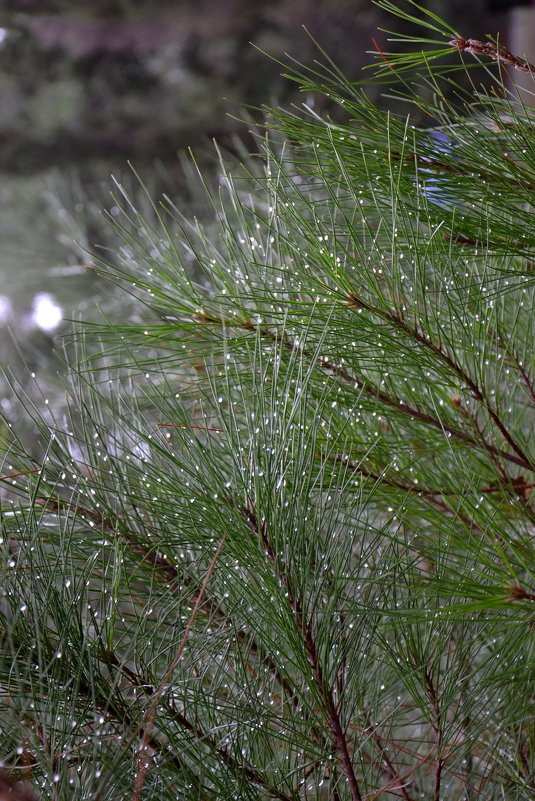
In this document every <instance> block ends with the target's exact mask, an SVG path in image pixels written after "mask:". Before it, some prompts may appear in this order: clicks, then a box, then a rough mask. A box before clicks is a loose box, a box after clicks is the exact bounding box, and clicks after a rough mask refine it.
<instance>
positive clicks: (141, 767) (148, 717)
mask: <svg viewBox="0 0 535 801" xmlns="http://www.w3.org/2000/svg"><path fill="white" fill-rule="evenodd" d="M226 538H227V535H226V533H225V534H224V535H223V538H222V539H221V542H220V543H219V545H218V546H217V548H216V552H215V553H214V555H213V557H212V561H211V562H210V565H209V567H208V570H207V571H206V575H205V577H204V581H203V583H202V586H201V589H200V591H199V594H198V596H197V600H196V601H195V604H194V606H193V609H192V612H191V615H190V618H189V620H188V624H187V626H186V630H185V632H184V636H183V637H182V640H181V641H180V644H179V646H178V648H177V650H176V652H175V655H174V657H173V659H172V660H171V663H170V665H169V667H168V669H167V671H166V673H165V675H164V677H163V679H162V681H161V683H160V686H159V687H158V688H157V690H156V691H155V693H154V695H153V696H152V699H151V702H150V703H149V704H148V706H147V708H146V710H145V713H144V715H143V721H142V726H143V727H144V731H143V735H142V737H141V744H140V747H139V751H138V758H137V767H136V775H135V779H134V793H133V796H132V801H141V790H142V789H143V784H144V781H145V776H146V774H147V770H148V768H149V762H148V759H147V757H146V751H147V746H148V745H149V743H150V740H151V737H152V732H153V730H154V719H155V717H156V706H157V704H158V702H159V700H160V698H161V697H162V695H163V693H164V692H165V690H166V689H167V686H168V684H169V680H170V678H171V676H172V675H173V673H174V671H175V668H176V666H177V665H178V663H179V661H180V657H181V656H182V652H183V651H184V648H185V647H186V643H187V641H188V639H189V635H190V633H191V630H192V628H193V623H194V621H195V618H196V616H197V612H198V611H199V609H200V608H201V606H202V602H203V598H204V595H205V592H206V587H207V586H208V582H209V580H210V576H211V575H212V573H213V570H214V568H215V564H216V562H217V559H218V557H219V554H220V553H221V549H222V548H223V545H224V544H225V540H226Z"/></svg>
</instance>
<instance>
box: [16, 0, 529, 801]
mask: <svg viewBox="0 0 535 801" xmlns="http://www.w3.org/2000/svg"><path fill="white" fill-rule="evenodd" d="M388 5H389V4H388V3H386V4H385V7H387V6H388ZM407 8H408V9H409V10H408V11H407V12H405V11H403V12H400V11H397V12H396V13H398V14H401V15H402V16H403V15H404V16H405V17H407V18H408V17H411V16H414V17H415V18H418V19H419V20H420V22H421V24H422V26H423V28H424V33H425V34H426V36H429V35H431V36H433V37H434V39H432V40H431V39H430V40H426V39H425V38H424V37H422V38H421V39H413V40H412V41H413V49H412V51H410V52H408V51H407V49H405V50H404V51H403V53H402V54H398V55H395V54H389V53H384V52H378V53H377V63H376V68H375V71H374V72H373V73H372V75H371V77H370V78H369V80H370V81H372V80H373V81H377V80H379V81H383V82H385V84H389V85H390V87H394V88H393V89H392V88H391V89H390V90H389V91H390V92H391V94H392V97H393V99H392V103H391V105H392V110H391V111H390V112H388V113H387V112H385V111H381V110H378V109H377V108H376V107H374V106H373V105H372V104H371V103H370V102H369V101H368V100H367V99H366V95H365V93H364V92H363V91H362V86H361V85H360V84H356V83H351V82H349V81H348V80H347V79H345V78H344V76H342V75H341V74H339V72H338V71H337V70H336V67H335V65H334V64H333V63H332V62H330V61H329V60H328V58H327V57H326V56H325V54H324V55H323V57H322V58H323V61H322V63H323V66H320V65H319V64H316V65H315V66H314V67H313V69H306V68H304V67H302V66H301V65H299V64H296V65H294V68H292V69H291V75H290V78H292V79H293V80H295V81H297V82H298V83H299V85H300V87H301V88H302V89H303V91H304V92H305V95H304V97H305V98H306V102H305V104H304V105H303V107H301V108H297V109H291V110H286V111H283V110H270V111H269V112H268V114H267V126H266V129H265V130H267V134H266V136H265V137H264V138H263V139H262V138H259V142H260V145H261V148H260V149H261V154H260V157H259V158H258V159H256V160H252V161H250V162H248V166H247V170H246V171H247V172H248V174H247V175H245V172H246V171H244V169H243V168H240V169H239V170H230V171H229V170H227V169H226V168H225V167H224V165H223V166H222V168H221V180H220V191H219V192H218V193H215V192H211V191H210V190H209V189H208V188H206V196H207V200H208V201H209V202H210V203H211V204H212V207H213V213H212V217H213V223H212V224H211V225H210V226H209V228H208V229H206V228H203V227H202V226H201V225H200V224H197V223H196V221H195V220H194V219H188V218H187V217H184V216H182V215H181V214H180V213H179V211H178V210H177V208H176V207H175V206H173V204H172V203H171V202H170V201H169V200H168V199H166V198H164V199H163V200H162V202H161V203H155V204H154V208H153V213H152V216H151V218H150V219H147V218H146V215H145V217H144V218H143V217H142V216H141V215H140V214H139V213H138V212H137V210H136V207H135V204H133V203H130V202H129V201H128V199H127V198H123V202H122V210H123V211H122V217H121V219H120V222H119V223H116V225H117V227H118V231H119V233H120V234H121V236H122V238H123V246H122V247H121V248H120V249H119V250H118V253H117V254H116V258H115V261H114V265H113V266H109V267H103V269H104V270H106V272H107V274H108V275H109V276H110V278H111V279H112V280H114V281H115V282H117V283H119V284H122V285H124V287H125V291H128V292H130V293H132V294H133V295H135V296H136V297H137V298H138V310H139V311H138V314H139V315H140V319H141V323H136V322H131V321H129V320H125V321H121V320H111V321H110V322H109V324H106V325H105V326H101V327H99V328H97V327H94V328H93V329H87V328H86V330H85V333H84V335H83V336H82V334H79V335H78V336H77V338H76V345H75V348H74V357H73V362H72V367H71V375H70V378H69V383H68V386H67V387H66V393H67V399H68V404H67V405H68V412H67V413H66V414H65V415H62V414H59V415H57V416H56V417H54V415H53V412H50V413H49V414H48V416H47V414H45V413H44V412H43V409H35V408H31V407H30V405H29V404H27V406H28V413H29V414H32V415H33V417H34V420H35V424H36V425H37V426H38V427H39V431H40V437H41V441H42V442H43V443H45V444H46V455H45V458H44V460H42V461H37V460H36V459H35V458H32V457H31V456H30V455H29V454H27V453H25V452H24V450H23V449H22V448H21V447H20V446H19V445H18V444H17V440H16V438H15V435H13V436H11V435H10V437H9V440H8V443H7V446H8V451H7V457H6V460H5V467H4V470H3V486H4V488H6V487H7V486H9V488H10V489H9V494H6V495H5V503H4V508H3V512H2V537H3V539H2V545H1V549H2V563H1V564H2V566H1V570H2V586H3V597H2V601H1V606H0V615H1V628H2V646H1V662H0V692H1V700H2V704H1V706H0V725H1V727H2V736H1V745H0V748H1V757H2V759H3V761H4V764H5V765H6V767H7V768H8V769H9V771H10V775H11V776H12V777H13V778H16V779H25V780H29V781H31V782H32V783H33V785H34V787H35V788H38V789H39V792H40V794H41V797H42V798H50V799H58V801H59V800H60V799H73V798H74V799H99V801H108V799H109V801H112V799H113V801H117V799H133V801H141V799H143V800H145V799H181V800H182V799H184V801H186V800H187V801H190V800H191V801H221V800H224V799H229V800H230V799H243V801H249V800H250V801H261V800H262V801H264V800H267V799H276V800H277V801H301V800H303V801H305V800H306V801H316V800H317V801H320V800H323V799H325V800H326V799H330V800H332V801H346V800H350V801H364V799H367V801H371V800H372V799H373V800H375V799H385V800H388V799H403V801H416V800H417V799H426V800H428V801H441V800H442V799H448V801H464V800H465V799H466V801H475V799H481V798H485V799H488V801H492V800H493V799H496V801H498V799H500V800H502V799H506V800H507V801H513V799H514V801H517V800H518V801H521V800H523V799H525V800H526V801H528V799H532V798H533V797H534V793H535V734H534V732H535V726H534V717H533V712H534V705H533V704H534V692H533V687H534V684H533V679H534V667H535V666H534V647H533V637H534V633H533V612H534V609H535V607H534V601H535V559H534V547H533V537H534V533H535V525H534V524H535V506H534V502H533V498H534V497H535V493H533V492H532V489H533V487H534V486H535V440H534V436H533V431H534V422H535V357H534V353H533V302H534V288H535V281H534V279H533V275H534V274H533V255H534V251H535V233H534V230H535V229H534V227H533V209H534V198H535V189H534V187H535V136H534V133H533V132H534V120H533V114H532V112H531V110H530V108H529V104H528V103H527V101H528V100H529V99H530V98H529V97H528V96H522V95H521V94H520V93H517V92H516V91H514V90H513V91H507V90H505V89H504V88H503V84H502V77H503V75H502V74H501V73H502V71H503V70H504V69H507V68H509V67H512V68H515V67H516V68H519V69H523V70H524V71H527V72H529V71H530V69H531V68H530V66H529V65H527V64H526V62H525V61H523V60H522V59H521V58H520V57H519V56H513V55H512V54H510V53H508V51H505V50H503V49H501V47H500V45H499V44H497V43H495V42H493V40H491V39H489V40H488V41H487V42H484V43H482V42H479V40H475V39H468V38H464V37H463V36H462V35H461V32H459V31H457V30H454V29H453V28H450V27H449V26H447V25H446V24H445V23H443V22H442V21H440V20H438V19H437V18H435V17H434V16H433V15H432V14H430V13H429V12H425V11H424V10H422V9H419V8H418V7H417V6H408V7H407ZM464 33H465V34H466V35H468V32H464ZM452 53H453V54H454V55H455V56H456V64H455V68H456V69H458V67H459V64H458V61H459V59H460V60H461V61H462V60H465V68H466V70H467V74H468V75H469V76H472V83H471V88H470V90H469V91H466V90H463V89H461V88H459V87H456V86H455V85H454V84H453V81H454V72H452V70H453V65H452V61H451V58H450V59H446V60H441V59H442V57H443V56H451V54H452ZM489 56H490V57H491V58H490V60H489ZM478 58H480V59H481V61H482V63H480V62H479V61H478ZM473 67H476V68H477V70H479V72H478V71H473V69H472V68H473ZM482 69H487V70H490V72H491V74H492V76H493V80H494V84H493V85H492V87H491V90H489V91H487V92H484V91H483V90H480V89H479V88H478V87H479V81H480V77H479V76H480V74H481V70H482ZM406 76H410V79H409V78H408V77H407V80H406ZM415 76H416V77H415ZM534 87H535V85H534ZM445 88H448V89H449V93H448V95H447V96H448V97H449V98H450V99H449V100H447V99H445V96H444V90H445ZM452 90H453V91H452ZM314 93H320V94H323V95H327V96H328V98H329V99H330V101H331V103H333V104H336V105H337V106H338V109H337V111H336V113H335V114H333V115H332V117H329V116H319V115H318V114H317V113H316V112H315V111H314V105H313V103H312V100H311V98H312V97H313V96H314ZM401 96H403V97H404V99H405V100H404V102H407V100H408V101H409V102H410V103H411V104H412V106H413V111H412V112H411V114H409V115H408V116H407V115H406V114H402V113H401V112H399V113H398V112H396V111H395V108H396V105H395V104H396V102H397V99H396V97H398V98H399V97H401ZM418 121H419V122H418ZM282 141H283V142H284V143H285V144H282V145H281V142H282ZM97 342H98V343H99V344H98V349H97V347H96V343H97ZM96 350H98V352H97V353H95V351H96ZM43 408H46V407H45V406H44V403H43ZM17 474H20V475H17Z"/></svg>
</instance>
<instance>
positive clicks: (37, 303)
mask: <svg viewBox="0 0 535 801" xmlns="http://www.w3.org/2000/svg"><path fill="white" fill-rule="evenodd" d="M31 317H32V322H33V323H34V325H36V326H37V327H38V328H40V329H41V331H54V329H55V328H57V327H58V325H59V324H60V323H61V321H62V319H63V309H62V308H61V306H58V304H57V303H56V301H55V299H54V298H53V297H52V295H49V294H48V293H47V292H40V293H39V294H38V295H36V296H35V298H34V299H33V305H32V315H31Z"/></svg>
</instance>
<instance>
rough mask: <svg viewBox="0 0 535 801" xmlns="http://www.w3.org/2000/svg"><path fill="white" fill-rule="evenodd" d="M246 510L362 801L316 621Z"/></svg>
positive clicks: (344, 766)
mask: <svg viewBox="0 0 535 801" xmlns="http://www.w3.org/2000/svg"><path fill="white" fill-rule="evenodd" d="M243 512H244V515H245V518H246V520H247V522H248V524H249V527H250V528H251V530H252V531H253V532H254V533H255V534H256V536H257V537H259V538H260V541H261V543H262V546H263V548H264V551H265V553H266V555H267V557H268V559H269V560H270V561H271V562H272V564H273V565H274V567H275V568H276V570H277V574H278V577H279V579H280V581H281V582H282V584H283V585H284V587H285V590H286V596H287V598H288V603H289V604H290V607H291V608H292V611H293V614H294V620H295V623H296V626H297V630H298V631H299V633H300V635H301V637H302V640H303V646H304V649H305V652H306V655H307V658H308V662H309V664H310V668H311V670H312V675H313V677H314V681H315V684H316V688H317V690H318V693H319V695H320V698H321V699H322V702H323V705H324V707H325V712H326V717H327V724H328V726H329V730H330V733H331V739H332V746H333V749H334V751H335V752H336V754H337V756H338V759H339V761H340V764H341V766H342V770H343V773H344V775H345V777H346V780H347V783H348V786H349V792H350V795H351V798H352V800H353V801H362V794H361V791H360V786H359V783H358V780H357V777H356V775H355V771H354V768H353V764H352V761H351V756H350V753H349V746H348V743H347V737H346V733H345V731H344V728H343V726H342V722H341V720H340V715H339V713H338V706H337V704H336V703H335V700H334V695H333V691H332V689H331V688H330V687H328V686H327V685H326V682H325V676H324V673H323V668H322V665H321V663H320V660H319V655H318V651H317V647H316V641H315V637H314V631H313V628H312V624H311V622H310V621H309V620H307V619H306V617H305V614H304V609H303V607H302V605H301V601H300V600H299V598H298V597H297V595H296V594H295V592H294V589H293V586H292V582H291V581H290V579H289V577H288V575H287V574H286V573H285V572H284V571H283V570H281V569H280V566H279V560H278V559H277V554H276V553H275V550H274V548H273V545H272V543H271V541H270V538H269V534H268V530H267V525H266V522H265V521H262V522H261V523H260V525H259V523H258V520H257V517H256V513H255V511H254V510H253V509H252V508H251V507H250V506H249V505H246V506H245V507H244V509H243Z"/></svg>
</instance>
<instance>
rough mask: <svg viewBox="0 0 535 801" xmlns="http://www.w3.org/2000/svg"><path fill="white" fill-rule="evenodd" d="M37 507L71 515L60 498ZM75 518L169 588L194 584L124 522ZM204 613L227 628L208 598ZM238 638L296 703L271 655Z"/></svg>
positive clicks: (81, 511)
mask: <svg viewBox="0 0 535 801" xmlns="http://www.w3.org/2000/svg"><path fill="white" fill-rule="evenodd" d="M36 504H38V505H40V506H42V507H44V508H45V509H47V510H48V511H51V512H53V513H54V514H60V513H63V514H67V513H69V512H70V511H72V509H71V508H70V507H69V504H68V503H67V501H62V500H58V499H57V498H55V499H52V498H47V499H41V498H39V499H37V500H36ZM76 514H77V515H80V517H82V518H87V519H88V520H92V521H93V522H94V523H96V524H97V525H98V526H99V527H100V528H101V529H102V530H103V531H106V532H107V533H108V534H109V535H110V536H116V535H117V534H119V535H120V536H122V537H123V539H125V541H126V543H127V544H128V547H129V548H130V549H131V551H132V553H135V554H136V555H137V556H139V557H140V559H141V564H142V565H144V566H145V565H146V566H148V567H152V568H155V570H156V575H157V576H158V577H159V578H160V579H162V580H164V581H166V582H168V583H169V584H174V583H177V582H182V584H183V585H190V584H191V583H192V582H191V579H190V578H189V576H188V577H185V576H184V575H183V574H181V573H179V571H178V570H177V568H176V567H175V566H174V565H173V564H172V562H171V561H170V560H169V559H168V557H167V556H166V555H165V554H163V553H161V552H159V551H155V550H150V549H148V548H147V547H145V546H144V545H142V544H141V543H139V542H136V540H134V539H133V538H132V536H131V535H130V533H129V528H128V526H126V525H125V524H124V523H123V522H122V521H121V520H117V521H116V525H115V526H114V525H112V523H111V521H109V520H106V519H105V517H104V516H103V514H102V513H98V512H94V511H92V510H91V509H87V508H85V507H80V506H77V507H76ZM201 610H202V612H203V613H204V614H205V615H206V616H207V617H210V618H216V619H217V620H218V622H219V624H220V625H222V626H223V625H228V620H227V616H226V614H225V612H224V611H223V609H221V608H220V607H219V606H218V605H217V603H215V602H214V601H213V600H211V599H210V598H207V597H206V595H205V597H204V598H203V602H202V607H201ZM235 636H236V639H237V640H238V642H240V643H247V646H248V648H249V649H250V652H251V653H252V654H253V655H254V656H256V657H257V658H258V659H259V660H260V662H262V663H263V664H264V665H265V666H266V667H267V668H268V670H269V672H270V674H271V675H272V676H273V678H274V679H275V681H276V682H277V683H278V685H279V686H280V688H281V690H282V691H283V692H284V693H285V694H286V696H287V698H288V700H289V701H291V700H292V699H294V698H295V687H294V686H293V684H292V682H291V681H290V680H289V679H288V678H287V677H286V676H284V675H283V674H282V673H281V672H280V671H279V669H278V667H277V665H276V664H275V662H274V661H273V659H272V657H271V656H270V655H269V653H266V651H265V649H264V648H263V646H262V645H261V644H259V643H258V642H257V641H256V640H255V639H253V638H252V637H251V636H250V635H249V634H248V633H247V632H245V631H242V630H241V629H239V630H238V631H236V632H235ZM251 670H252V668H251Z"/></svg>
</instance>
